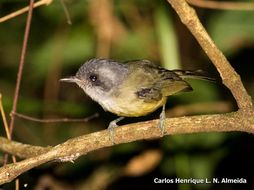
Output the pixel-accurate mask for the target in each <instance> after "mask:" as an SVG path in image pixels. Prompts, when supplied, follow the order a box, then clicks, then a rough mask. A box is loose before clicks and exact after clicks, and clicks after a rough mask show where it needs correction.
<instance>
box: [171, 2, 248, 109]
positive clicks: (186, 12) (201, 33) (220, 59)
mask: <svg viewBox="0 0 254 190" xmlns="http://www.w3.org/2000/svg"><path fill="white" fill-rule="evenodd" d="M167 1H168V2H169V3H170V4H171V5H172V7H173V8H174V9H175V11H176V12H177V14H178V16H179V17H180V19H181V21H182V22H183V24H185V25H186V27H187V28H188V29H189V30H190V32H191V33H192V34H193V36H194V37H195V38H196V39H197V41H198V43H199V44H200V46H201V47H202V48H203V50H204V51H205V53H206V54H207V55H208V57H209V58H210V60H211V61H212V62H213V64H214V66H215V67H216V69H217V70H218V72H219V73H220V76H221V78H222V81H223V84H224V85H225V86H226V87H228V88H229V90H230V91H231V93H232V94H233V96H234V98H235V100H236V102H237V105H238V107H239V108H240V109H244V110H246V111H247V110H248V112H252V111H253V107H252V100H251V97H250V96H249V95H248V93H247V92H246V90H245V88H244V86H243V84H242V82H241V79H240V76H239V75H238V74H237V73H236V72H235V70H234V68H233V67H231V65H230V64H229V62H228V60H227V59H226V57H225V56H224V55H223V53H222V52H221V51H220V50H219V49H218V47H217V46H216V45H215V43H214V42H213V40H212V39H211V38H210V36H209V35H208V33H207V32H206V30H205V28H204V27H203V25H202V24H201V23H200V20H199V19H198V16H197V14H196V12H195V10H194V9H193V8H191V7H190V6H189V5H188V4H187V2H186V0H167ZM246 113H247V112H246Z"/></svg>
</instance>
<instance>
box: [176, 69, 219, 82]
mask: <svg viewBox="0 0 254 190" xmlns="http://www.w3.org/2000/svg"><path fill="white" fill-rule="evenodd" d="M173 72H175V73H176V74H177V75H179V77H181V78H182V79H186V78H187V79H198V80H206V81H211V82H216V79H215V78H212V77H209V76H208V75H207V73H206V72H205V71H202V70H196V71H190V70H173Z"/></svg>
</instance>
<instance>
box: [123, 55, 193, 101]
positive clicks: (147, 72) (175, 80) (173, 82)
mask: <svg viewBox="0 0 254 190" xmlns="http://www.w3.org/2000/svg"><path fill="white" fill-rule="evenodd" d="M127 64H128V65H129V68H130V71H131V73H133V74H131V75H132V77H131V78H133V82H134V83H135V84H136V85H137V90H136V95H137V96H138V98H140V99H144V101H146V102H151V101H158V100H160V99H161V98H162V97H166V96H170V95H172V94H175V93H178V92H183V91H185V92H186V91H191V90H192V88H191V86H190V85H189V84H188V83H187V82H185V81H184V80H183V79H181V78H180V77H179V76H178V75H177V74H176V73H174V72H173V71H169V70H167V69H164V68H162V67H159V66H157V65H155V64H153V63H151V62H150V61H147V60H140V61H132V62H128V63H127ZM134 64H136V65H134ZM134 69H135V72H134V71H133V70H134Z"/></svg>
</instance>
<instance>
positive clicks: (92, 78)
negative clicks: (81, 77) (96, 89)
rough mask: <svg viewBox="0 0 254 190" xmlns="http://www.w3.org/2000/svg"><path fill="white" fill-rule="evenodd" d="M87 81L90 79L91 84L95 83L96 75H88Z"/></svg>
mask: <svg viewBox="0 0 254 190" xmlns="http://www.w3.org/2000/svg"><path fill="white" fill-rule="evenodd" d="M89 79H90V80H91V81H92V82H95V81H97V76H96V75H90V76H89Z"/></svg>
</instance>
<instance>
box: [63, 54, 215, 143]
mask: <svg viewBox="0 0 254 190" xmlns="http://www.w3.org/2000/svg"><path fill="white" fill-rule="evenodd" d="M185 78H194V79H201V80H214V79H212V78H210V77H207V76H205V75H204V74H203V72H202V71H200V70H198V71H183V70H167V69H165V68H162V67H160V66H158V65H156V64H154V63H152V62H150V61H148V60H136V61H127V62H117V61H114V60H110V59H97V58H94V59H90V60H88V61H87V62H86V63H85V64H83V65H82V66H81V67H80V68H79V70H78V72H77V73H76V75H75V76H71V77H68V78H63V79H60V81H64V82H74V83H76V84H77V85H78V86H79V87H81V88H82V89H83V90H84V92H85V93H86V94H87V95H88V96H90V97H91V98H92V99H93V100H94V101H96V102H97V103H99V104H100V105H101V106H102V107H103V109H104V110H105V111H109V112H112V113H114V114H116V115H118V116H120V117H119V118H118V119H116V120H114V121H111V122H110V124H109V127H108V129H109V132H110V139H111V140H112V142H113V143H114V140H113V135H114V134H113V129H114V128H115V127H117V122H119V121H120V120H122V119H123V118H124V117H140V116H145V115H147V114H149V113H151V112H154V111H155V110H156V109H158V108H159V107H162V112H161V114H160V122H159V125H158V127H159V128H160V130H161V134H162V135H163V134H164V120H165V105H166V102H167V98H168V96H170V95H173V94H176V93H179V92H189V91H192V87H191V86H190V84H188V83H187V82H186V81H185V80H184V79H185Z"/></svg>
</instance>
